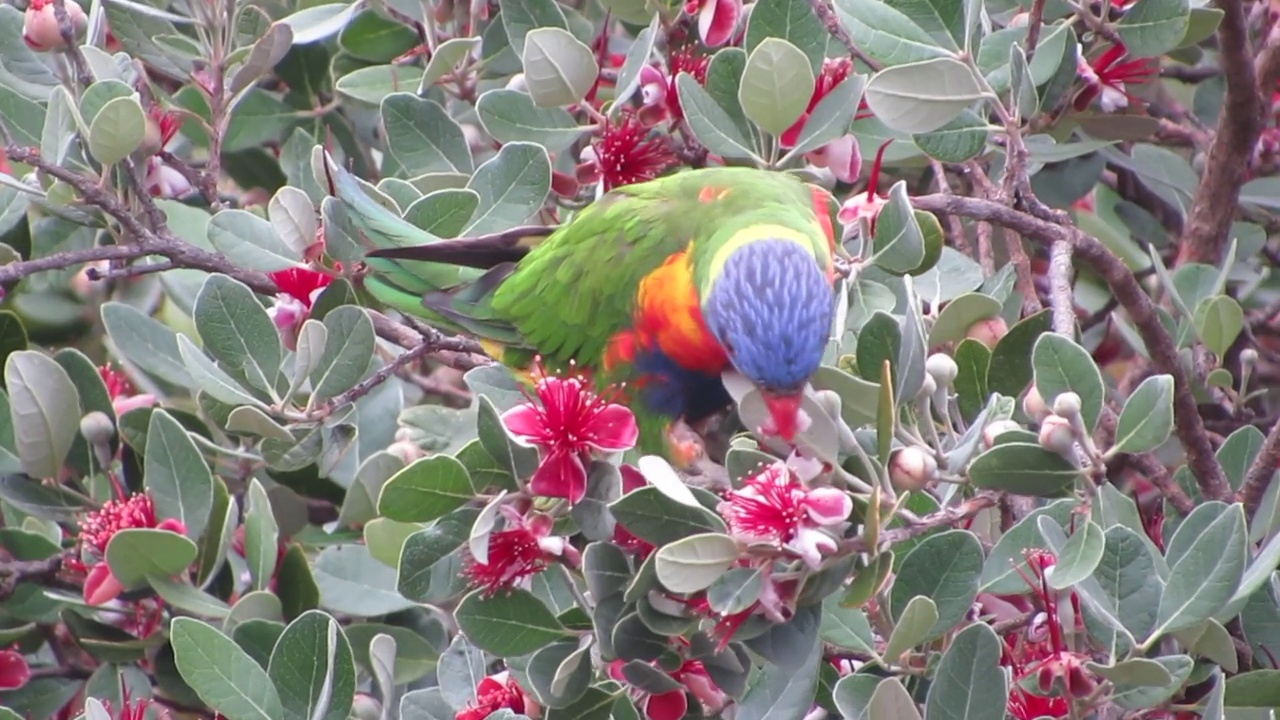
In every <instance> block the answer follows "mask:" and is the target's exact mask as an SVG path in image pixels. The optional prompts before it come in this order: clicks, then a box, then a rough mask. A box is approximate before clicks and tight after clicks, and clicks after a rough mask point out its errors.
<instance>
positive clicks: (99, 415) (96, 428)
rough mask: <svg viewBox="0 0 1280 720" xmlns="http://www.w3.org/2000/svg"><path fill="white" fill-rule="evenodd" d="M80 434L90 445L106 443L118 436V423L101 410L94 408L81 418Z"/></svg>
mask: <svg viewBox="0 0 1280 720" xmlns="http://www.w3.org/2000/svg"><path fill="white" fill-rule="evenodd" d="M80 434H81V435H83V436H84V439H85V440H88V441H89V444H90V445H106V444H108V443H110V442H111V438H113V437H115V436H116V424H115V423H113V422H111V418H109V417H107V414H106V413H104V412H102V411H101V410H94V411H93V412H90V413H88V414H86V415H85V416H84V417H82V418H80Z"/></svg>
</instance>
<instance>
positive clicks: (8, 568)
mask: <svg viewBox="0 0 1280 720" xmlns="http://www.w3.org/2000/svg"><path fill="white" fill-rule="evenodd" d="M61 569H62V555H60V554H59V555H54V556H52V557H48V558H45V559H44V560H7V561H0V602H2V601H4V600H8V599H9V597H10V596H11V595H13V591H14V590H15V589H17V587H18V584H19V583H28V582H43V581H46V580H49V579H51V578H53V577H54V576H55V575H57V574H58V571H59V570H61Z"/></svg>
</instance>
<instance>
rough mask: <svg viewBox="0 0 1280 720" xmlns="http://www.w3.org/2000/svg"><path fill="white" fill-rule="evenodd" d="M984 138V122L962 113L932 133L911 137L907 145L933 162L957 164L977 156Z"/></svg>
mask: <svg viewBox="0 0 1280 720" xmlns="http://www.w3.org/2000/svg"><path fill="white" fill-rule="evenodd" d="M988 134H989V131H988V129H987V122H986V121H985V120H983V119H982V117H980V116H979V115H978V114H977V113H975V112H973V111H972V110H965V111H963V112H961V113H960V114H959V115H957V116H956V117H955V118H953V119H952V120H951V121H950V122H948V123H946V124H945V125H943V126H942V127H940V128H938V129H937V130H934V131H933V132H928V133H919V134H915V135H912V136H911V141H912V142H914V143H915V144H916V147H918V148H920V149H921V150H923V151H924V152H925V154H926V155H928V156H929V157H931V158H933V159H934V160H938V161H941V162H951V163H958V162H964V161H965V160H970V159H972V158H975V157H977V156H978V155H980V154H981V153H982V150H983V148H985V147H986V145H987V135H988Z"/></svg>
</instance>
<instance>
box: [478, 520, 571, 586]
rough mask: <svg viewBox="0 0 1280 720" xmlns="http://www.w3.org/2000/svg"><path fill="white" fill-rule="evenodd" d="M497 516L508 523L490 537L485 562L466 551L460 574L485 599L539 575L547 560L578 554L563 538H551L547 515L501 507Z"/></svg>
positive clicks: (550, 523)
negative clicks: (475, 587)
mask: <svg viewBox="0 0 1280 720" xmlns="http://www.w3.org/2000/svg"><path fill="white" fill-rule="evenodd" d="M500 512H501V513H502V514H503V516H504V517H506V519H507V527H506V529H504V530H499V531H497V532H494V533H490V534H489V544H488V548H487V550H486V552H485V553H484V554H485V557H484V558H476V557H474V556H472V555H471V553H470V552H469V551H468V552H466V553H465V556H466V560H465V565H464V567H463V570H462V573H463V575H465V576H466V577H467V579H468V580H470V581H471V583H472V584H473V585H476V586H479V587H481V588H483V589H484V591H485V594H486V595H494V594H496V593H498V592H500V591H502V590H506V589H508V588H511V587H513V586H515V585H516V584H517V583H519V582H521V581H523V580H524V579H525V578H528V577H532V576H533V575H537V574H538V573H540V572H542V571H543V570H545V569H546V567H547V560H549V559H554V558H556V557H559V556H562V555H568V554H575V555H576V553H577V550H576V549H575V548H573V547H572V546H570V545H569V543H568V542H566V541H565V539H564V538H563V537H558V536H553V535H551V526H552V525H553V523H554V521H553V520H552V519H551V517H550V516H548V515H542V514H534V515H531V516H529V517H524V516H522V515H520V513H519V511H517V510H516V509H515V508H514V507H512V506H510V505H503V506H502V508H501V510H500Z"/></svg>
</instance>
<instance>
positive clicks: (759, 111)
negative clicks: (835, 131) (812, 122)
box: [738, 37, 814, 135]
mask: <svg viewBox="0 0 1280 720" xmlns="http://www.w3.org/2000/svg"><path fill="white" fill-rule="evenodd" d="M813 83H814V70H813V68H812V66H811V65H810V63H809V59H808V58H807V57H805V54H804V51H802V50H800V49H799V48H797V47H796V46H795V45H792V44H791V43H789V42H787V41H786V40H783V39H781V38H774V37H771V38H765V39H764V40H762V41H761V42H760V44H759V45H757V46H756V48H755V49H754V50H752V51H751V54H750V55H748V56H747V66H746V69H745V70H743V73H742V84H741V85H740V86H739V87H738V102H739V103H740V104H741V105H742V111H743V112H744V113H746V115H747V118H748V119H749V120H751V121H752V122H754V123H755V124H756V125H759V126H760V128H761V129H762V130H764V131H765V132H767V133H770V134H772V135H781V134H782V133H783V132H785V131H786V130H787V128H789V127H791V126H792V125H794V124H795V122H796V120H799V119H800V116H801V115H802V114H804V112H805V110H807V109H808V106H809V99H810V98H811V97H813Z"/></svg>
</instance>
